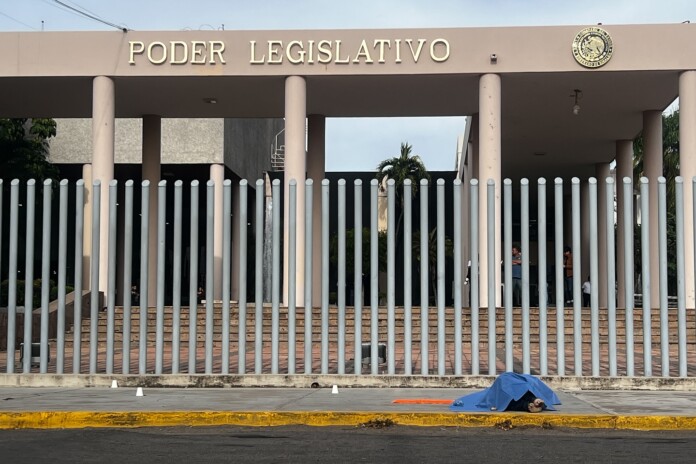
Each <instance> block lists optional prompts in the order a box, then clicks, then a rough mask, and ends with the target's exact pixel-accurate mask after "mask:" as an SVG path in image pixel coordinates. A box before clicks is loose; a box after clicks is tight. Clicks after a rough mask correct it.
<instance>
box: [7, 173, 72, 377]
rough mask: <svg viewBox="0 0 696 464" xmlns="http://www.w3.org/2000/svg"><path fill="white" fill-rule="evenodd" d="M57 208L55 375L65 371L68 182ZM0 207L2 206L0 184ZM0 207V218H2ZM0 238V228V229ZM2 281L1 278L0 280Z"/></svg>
mask: <svg viewBox="0 0 696 464" xmlns="http://www.w3.org/2000/svg"><path fill="white" fill-rule="evenodd" d="M59 191H60V199H59V208H58V314H57V319H58V320H57V323H56V374H63V372H64V371H65V293H66V288H65V287H66V281H67V276H66V273H67V267H68V266H67V262H68V181H67V179H63V180H61V181H60V186H59ZM0 205H2V184H1V183H0ZM1 210H2V206H0V216H2V211H1ZM0 237H2V227H0ZM0 281H2V278H0ZM75 299H77V298H75Z"/></svg>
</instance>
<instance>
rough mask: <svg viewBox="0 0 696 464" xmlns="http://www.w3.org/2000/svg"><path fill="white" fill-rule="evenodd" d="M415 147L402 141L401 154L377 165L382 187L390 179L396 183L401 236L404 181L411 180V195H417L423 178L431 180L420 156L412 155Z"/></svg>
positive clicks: (397, 230) (398, 226)
mask: <svg viewBox="0 0 696 464" xmlns="http://www.w3.org/2000/svg"><path fill="white" fill-rule="evenodd" d="M412 149H413V147H412V146H411V145H410V144H408V143H407V142H401V154H400V155H399V156H395V157H393V158H389V159H386V160H384V161H382V162H381V163H379V165H377V175H376V178H377V180H378V181H379V184H380V189H382V190H384V189H385V188H386V185H387V182H386V181H387V180H388V179H394V182H395V184H396V201H397V203H398V205H399V216H398V219H397V222H396V233H395V235H396V237H398V236H399V229H400V228H401V220H402V216H403V211H404V201H405V199H404V197H403V196H404V181H405V180H406V179H410V180H411V185H412V186H411V195H412V196H415V195H416V193H417V192H418V185H419V183H420V180H421V179H427V180H428V181H430V174H428V170H427V169H426V168H425V165H424V164H423V161H421V159H420V156H418V155H412V154H411V151H412Z"/></svg>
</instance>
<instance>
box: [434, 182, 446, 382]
mask: <svg viewBox="0 0 696 464" xmlns="http://www.w3.org/2000/svg"><path fill="white" fill-rule="evenodd" d="M436 184H437V187H436V189H437V192H436V195H437V271H436V272H437V373H438V375H441V376H442V375H445V368H446V364H445V362H446V358H445V352H446V346H445V181H444V179H438V180H437V182H436Z"/></svg>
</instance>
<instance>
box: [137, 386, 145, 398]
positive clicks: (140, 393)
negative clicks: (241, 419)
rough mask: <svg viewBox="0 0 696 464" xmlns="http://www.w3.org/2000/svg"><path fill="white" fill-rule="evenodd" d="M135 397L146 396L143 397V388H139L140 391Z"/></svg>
mask: <svg viewBox="0 0 696 464" xmlns="http://www.w3.org/2000/svg"><path fill="white" fill-rule="evenodd" d="M135 396H145V395H143V387H138V389H137V390H136V391H135Z"/></svg>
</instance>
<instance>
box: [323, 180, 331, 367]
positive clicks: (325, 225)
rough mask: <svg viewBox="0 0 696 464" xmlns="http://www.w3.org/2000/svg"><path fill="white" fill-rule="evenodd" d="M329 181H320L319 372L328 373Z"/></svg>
mask: <svg viewBox="0 0 696 464" xmlns="http://www.w3.org/2000/svg"><path fill="white" fill-rule="evenodd" d="M329 215H330V206H329V181H328V179H324V180H322V181H321V373H322V374H328V373H329Z"/></svg>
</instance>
